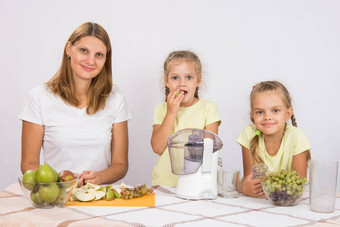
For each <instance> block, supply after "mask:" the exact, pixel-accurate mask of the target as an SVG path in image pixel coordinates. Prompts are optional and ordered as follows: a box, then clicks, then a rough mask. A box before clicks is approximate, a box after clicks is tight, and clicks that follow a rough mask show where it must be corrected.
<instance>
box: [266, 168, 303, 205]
mask: <svg viewBox="0 0 340 227" xmlns="http://www.w3.org/2000/svg"><path fill="white" fill-rule="evenodd" d="M306 183H307V179H306V178H305V177H300V175H299V174H298V173H297V172H296V171H294V170H293V171H290V170H289V171H288V170H281V171H279V172H277V173H266V176H265V178H264V179H263V180H262V188H263V191H264V193H265V195H266V197H267V198H269V199H270V200H271V202H272V203H273V204H275V205H279V206H292V205H295V204H296V202H297V201H298V199H299V198H300V197H301V196H302V194H303V192H304V190H305V186H306Z"/></svg>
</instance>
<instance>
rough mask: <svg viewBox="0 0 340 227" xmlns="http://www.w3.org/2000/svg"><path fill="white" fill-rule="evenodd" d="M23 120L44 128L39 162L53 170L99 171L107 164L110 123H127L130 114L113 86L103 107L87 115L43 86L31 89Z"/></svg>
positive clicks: (111, 124) (123, 100)
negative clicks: (42, 161) (41, 155)
mask: <svg viewBox="0 0 340 227" xmlns="http://www.w3.org/2000/svg"><path fill="white" fill-rule="evenodd" d="M19 118H20V119H21V120H23V121H28V122H32V123H35V124H38V125H43V126H44V137H43V143H42V149H43V159H44V162H45V163H48V164H49V165H50V166H51V167H53V168H54V169H55V170H56V171H61V170H65V169H67V170H71V171H73V172H75V173H80V172H82V171H84V170H95V171H99V170H103V169H106V168H108V167H109V166H110V165H111V138H112V137H111V135H112V133H111V132H112V127H114V123H119V122H123V121H128V120H130V119H131V114H130V112H129V110H128V108H127V105H126V102H125V99H124V96H123V94H122V93H121V92H120V91H119V90H118V88H117V87H115V86H114V87H113V89H112V92H111V94H110V96H109V97H108V99H107V101H106V105H105V108H104V109H102V110H100V111H98V112H97V113H96V114H91V115H88V114H87V113H86V107H85V108H83V109H78V108H76V107H74V106H71V105H69V104H67V103H65V102H64V101H63V100H62V99H61V98H60V97H59V96H57V95H54V94H53V93H51V92H50V90H49V89H48V88H47V86H46V85H40V86H37V87H35V88H33V89H32V90H31V93H30V97H29V100H28V102H27V103H26V105H25V107H24V109H23V111H22V112H21V113H20V114H19Z"/></svg>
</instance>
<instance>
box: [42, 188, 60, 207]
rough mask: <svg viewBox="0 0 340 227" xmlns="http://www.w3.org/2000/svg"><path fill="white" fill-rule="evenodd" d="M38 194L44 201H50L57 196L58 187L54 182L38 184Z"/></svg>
mask: <svg viewBox="0 0 340 227" xmlns="http://www.w3.org/2000/svg"><path fill="white" fill-rule="evenodd" d="M39 195H40V197H41V198H42V199H43V200H44V201H45V202H46V203H52V202H54V201H55V200H56V199H57V198H58V195H59V187H58V185H57V184H56V183H50V184H46V185H40V187H39Z"/></svg>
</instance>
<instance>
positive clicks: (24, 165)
mask: <svg viewBox="0 0 340 227" xmlns="http://www.w3.org/2000/svg"><path fill="white" fill-rule="evenodd" d="M43 137H44V126H43V125H37V124H34V123H31V122H28V121H22V135H21V172H22V173H23V174H24V173H25V172H26V171H27V170H29V169H33V170H36V169H38V167H39V160H40V150H41V145H42V141H43Z"/></svg>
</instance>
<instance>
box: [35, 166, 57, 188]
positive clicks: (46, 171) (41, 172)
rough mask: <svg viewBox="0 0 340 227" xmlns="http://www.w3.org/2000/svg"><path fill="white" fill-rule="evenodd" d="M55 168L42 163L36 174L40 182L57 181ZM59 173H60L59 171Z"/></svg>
mask: <svg viewBox="0 0 340 227" xmlns="http://www.w3.org/2000/svg"><path fill="white" fill-rule="evenodd" d="M54 171H55V170H54V169H52V168H51V167H50V166H49V165H48V164H46V163H45V164H43V165H40V166H39V168H38V169H37V172H36V174H35V179H36V181H37V182H39V183H51V182H56V181H57V179H56V174H55V172H54ZM57 175H58V173H57Z"/></svg>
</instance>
